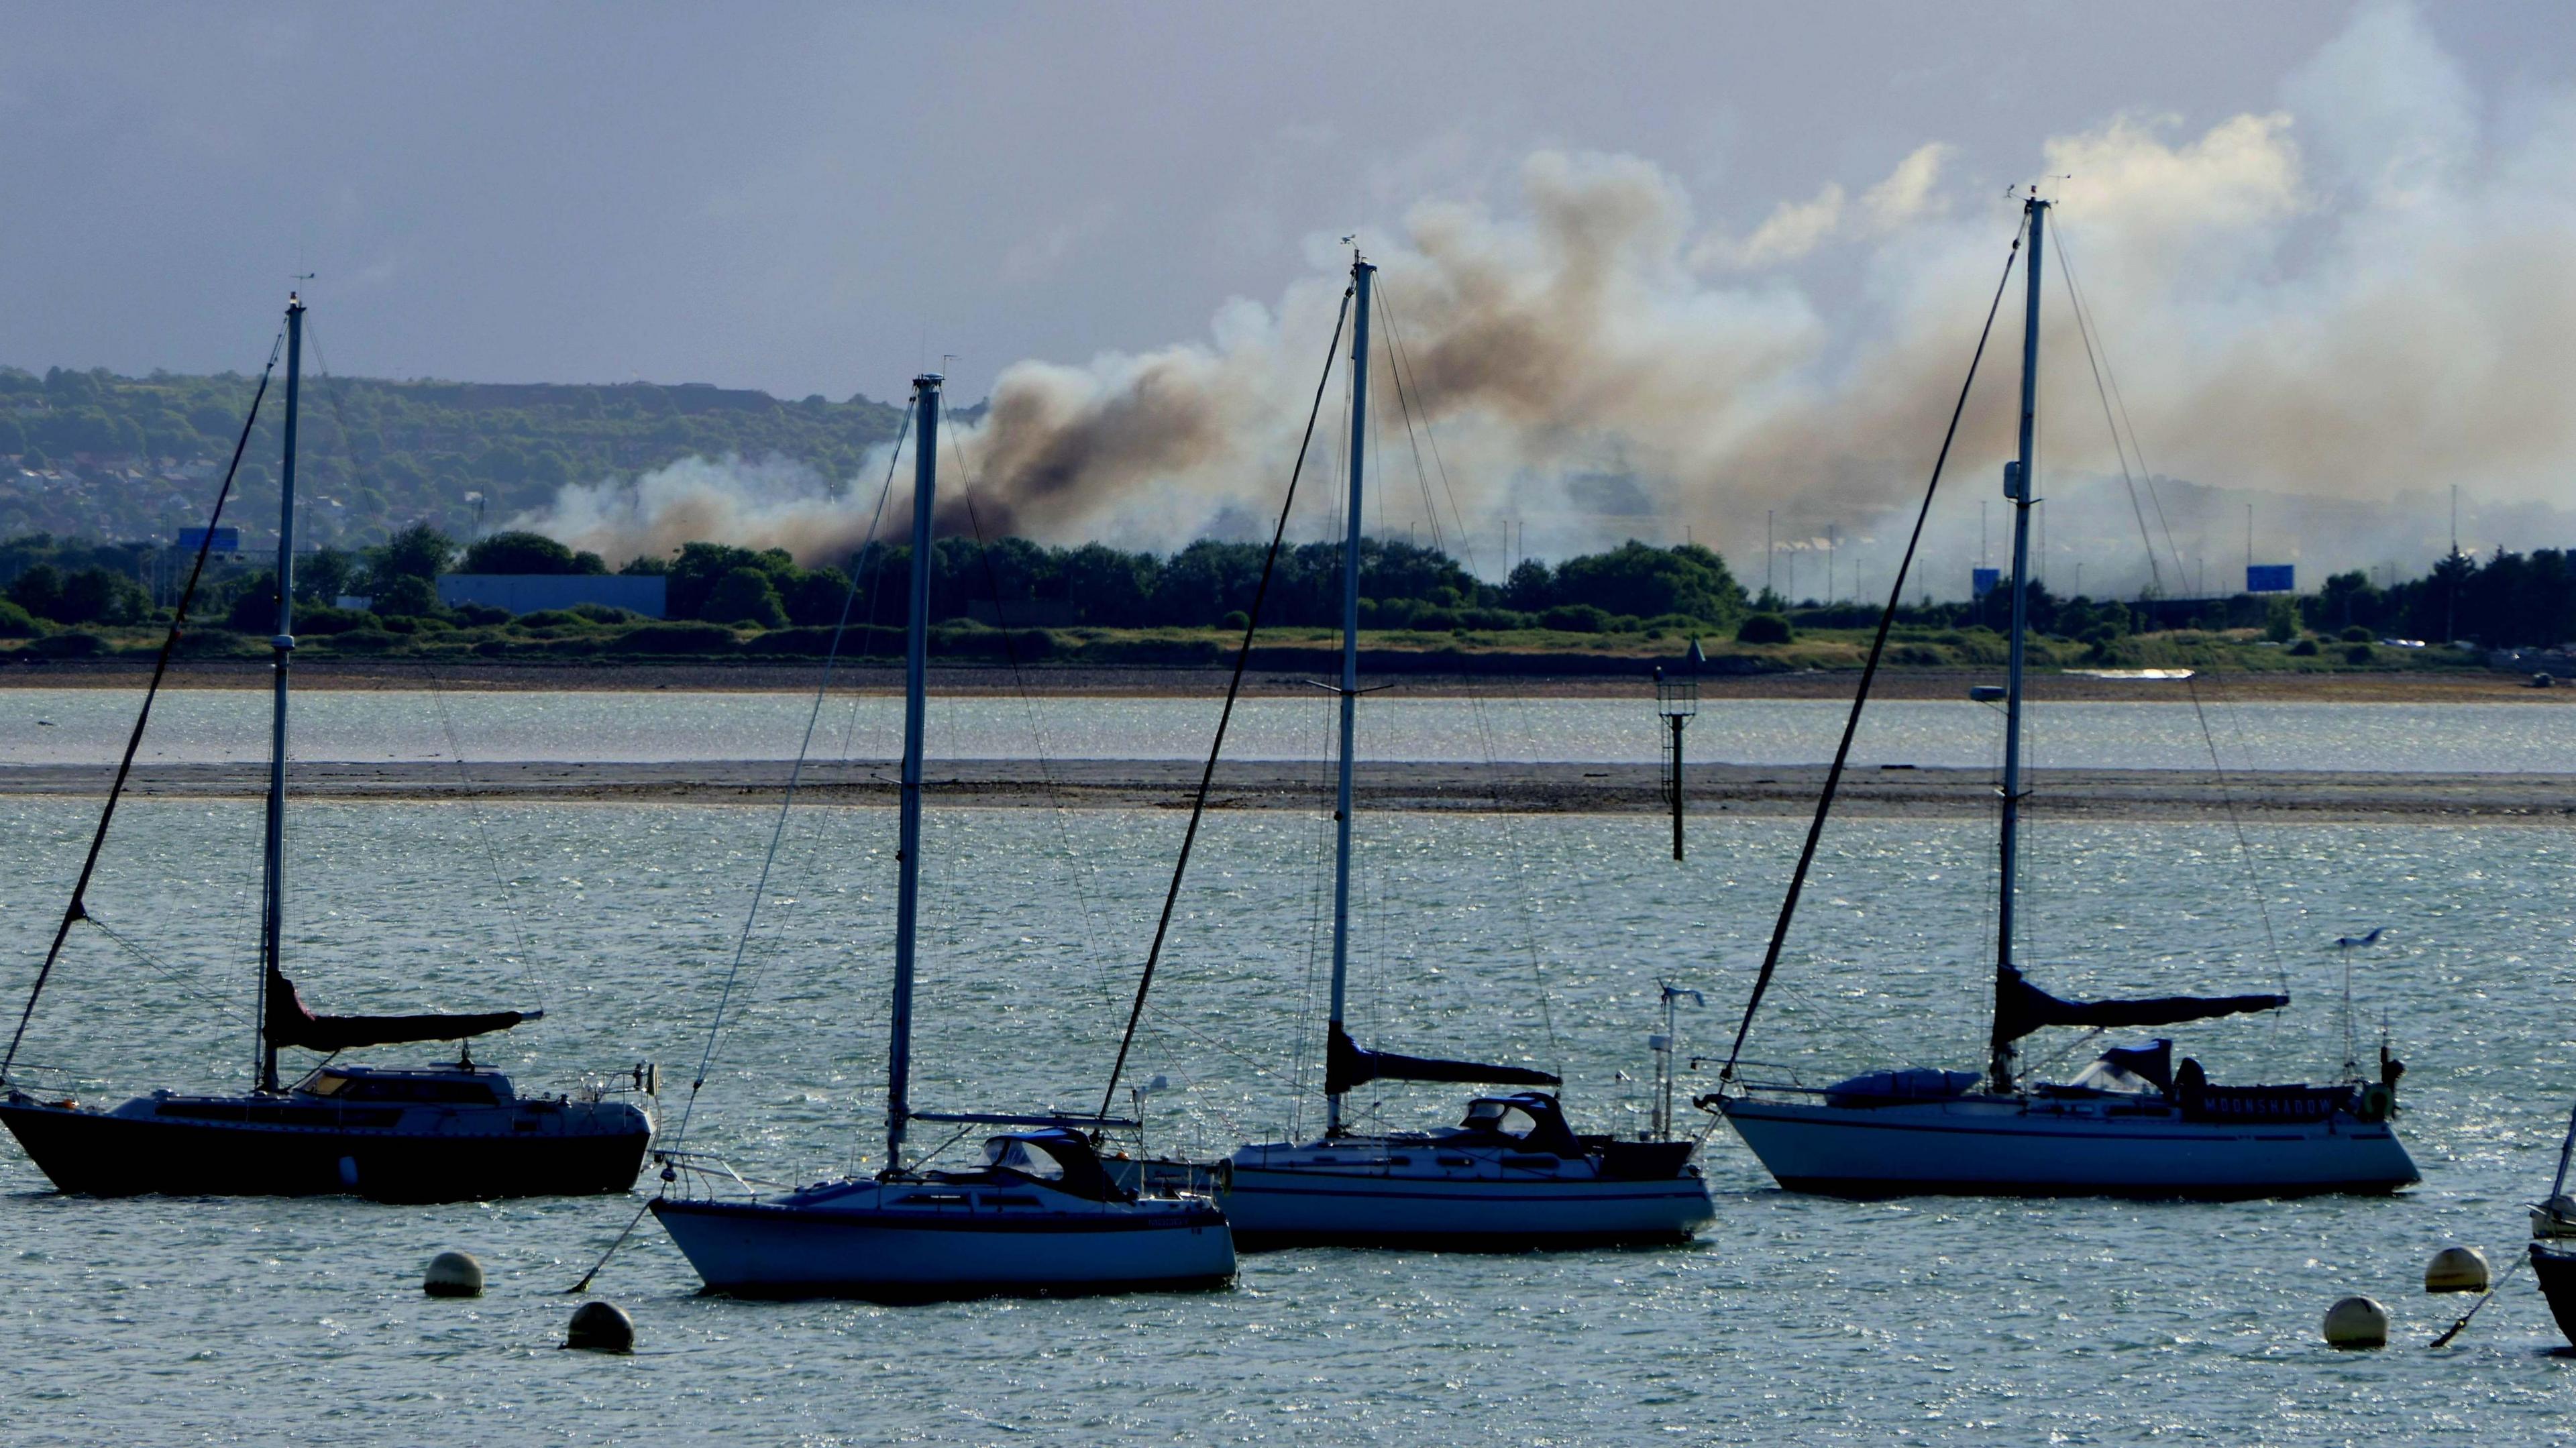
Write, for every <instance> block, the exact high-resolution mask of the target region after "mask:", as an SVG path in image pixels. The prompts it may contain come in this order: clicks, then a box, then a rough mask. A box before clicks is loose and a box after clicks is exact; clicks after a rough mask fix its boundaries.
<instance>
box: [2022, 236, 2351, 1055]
mask: <svg viewBox="0 0 2576 1448" xmlns="http://www.w3.org/2000/svg"><path fill="white" fill-rule="evenodd" d="M2051 240H2053V241H2054V242H2055V243H2056V245H2057V264H2058V270H2059V271H2060V272H2061V273H2062V274H2063V275H2064V276H2065V278H2066V294H2067V298H2068V300H2069V301H2070V302H2072V303H2073V305H2074V309H2075V329H2076V334H2077V335H2078V336H2080V337H2082V338H2083V339H2084V355H2085V359H2086V360H2087V361H2088V362H2089V361H2091V360H2092V359H2093V357H2094V355H2095V344H2094V340H2093V334H2094V332H2095V331H2097V330H2098V327H2097V325H2096V324H2095V323H2094V321H2093V315H2092V314H2093V309H2092V306H2091V304H2090V303H2089V302H2087V301H2086V300H2085V297H2084V292H2083V288H2082V286H2081V285H2079V284H2078V282H2077V280H2076V276H2075V264H2074V262H2073V261H2071V260H2070V259H2069V258H2068V257H2067V254H2066V229H2065V225H2064V223H2063V222H2060V224H2059V225H2058V227H2057V229H2056V230H2055V231H2054V232H2053V233H2052V234H2051ZM2100 356H2101V363H2100V366H2098V367H2096V368H2095V369H2094V376H2093V382H2094V387H2095V389H2096V390H2097V391H2102V392H2103V393H2104V396H2103V402H2102V418H2103V421H2104V423H2105V424H2109V423H2110V420H2111V413H2112V411H2113V407H2114V403H2115V401H2116V403H2117V409H2118V412H2119V415H2120V422H2119V424H2118V425H2113V426H2112V427H2111V440H2112V445H2113V448H2114V450H2115V451H2119V450H2120V449H2119V442H2120V433H2121V431H2122V429H2123V428H2125V429H2126V430H2127V432H2128V435H2129V441H2128V446H2127V449H2126V450H2125V451H2123V452H2121V453H2120V473H2121V477H2122V480H2123V481H2126V480H2127V477H2128V470H2129V463H2128V458H2129V455H2130V454H2135V455H2136V457H2137V459H2138V471H2139V472H2140V473H2143V474H2146V484H2147V496H2148V498H2149V499H2150V500H2153V501H2154V502H2155V507H2156V521H2157V522H2158V523H2159V524H2163V525H2164V531H2165V546H2166V548H2167V550H2168V551H2170V552H2172V554H2173V563H2174V573H2175V576H2176V577H2180V576H2181V574H2182V551H2181V549H2180V548H2178V547H2176V546H2175V544H2174V539H2173V528H2172V525H2171V524H2170V523H2168V522H2166V519H2165V512H2164V503H2163V500H2162V499H2160V498H2158V497H2157V495H2156V480H2155V475H2154V474H2152V473H2148V472H2147V453H2146V449H2145V448H2144V447H2142V446H2140V445H2139V443H2138V430H2137V425H2136V424H2135V423H2133V422H2131V421H2130V420H2129V405H2128V402H2127V400H2126V399H2124V398H2121V397H2120V392H2119V387H2120V383H2119V376H2118V374H2117V373H2115V372H2114V371H2112V368H2111V351H2110V348H2109V346H2108V345H2107V344H2106V345H2104V346H2102V348H2101V349H2100ZM2136 499H2137V495H2136V491H2135V489H2132V490H2131V493H2130V501H2131V502H2132V503H2135V502H2136ZM2138 533H2139V541H2140V542H2141V543H2143V544H2145V545H2146V554H2147V567H2148V570H2149V573H2150V576H2157V575H2156V549H2155V540H2154V539H2152V538H2149V537H2147V536H2146V519H2145V518H2144V517H2143V516H2142V517H2140V518H2139V520H2138ZM2205 661H2206V662H2207V663H2208V665H2209V671H2210V674H2211V682H2212V683H2213V684H2215V683H2217V682H2218V679H2217V673H2218V653H2217V651H2216V650H2214V649H2213V650H2210V651H2209V652H2208V654H2207V655H2206V656H2205ZM2182 683H2183V693H2184V696H2185V697H2187V698H2189V699H2190V700H2191V712H2192V718H2193V719H2194V720H2195V721H2196V722H2197V723H2198V724H2199V725H2200V738H2201V743H2202V744H2203V745H2204V746H2206V747H2207V749H2208V751H2209V767H2210V770H2211V772H2212V774H2213V775H2215V776H2216V780H2217V784H2218V799H2219V804H2220V806H2221V807H2222V808H2223V809H2225V811H2226V812H2227V825H2228V829H2229V831H2230V832H2231V833H2233V834H2234V835H2235V837H2236V853H2237V859H2238V860H2239V861H2240V862H2241V863H2242V864H2243V866H2244V878H2245V888H2246V893H2248V894H2249V895H2251V896H2252V897H2253V899H2254V912H2255V914H2256V916H2257V917H2258V918H2260V919H2261V920H2262V922H2263V943H2264V947H2265V948H2266V949H2267V950H2269V951H2270V952H2271V956H2272V971H2273V974H2274V975H2275V976H2276V977H2277V978H2278V980H2279V982H2280V986H2281V993H2282V994H2283V995H2288V994H2289V993H2290V967H2289V963H2288V962H2287V961H2286V960H2285V959H2284V958H2283V957H2282V955H2281V942H2280V937H2279V936H2278V935H2277V934H2276V933H2275V932H2274V930H2273V928H2272V911H2271V906H2270V904H2269V902H2268V901H2266V900H2265V898H2264V892H2263V882H2262V879H2261V877H2260V876H2259V875H2258V873H2257V859H2258V857H2257V856H2256V854H2255V852H2254V845H2253V841H2252V840H2251V839H2249V838H2248V837H2247V835H2246V833H2245V821H2244V817H2243V816H2242V814H2241V813H2240V812H2239V811H2238V809H2237V807H2236V794H2235V791H2234V790H2232V789H2231V788H2229V786H2228V782H2227V765H2226V764H2225V762H2224V761H2222V760H2221V759H2220V758H2219V752H2218V738H2217V735H2216V734H2215V733H2214V732H2213V731H2212V730H2211V729H2210V727H2209V712H2208V710H2207V709H2206V708H2205V707H2203V704H2202V701H2201V697H2200V687H2199V683H2198V681H2197V679H2195V678H2186V679H2184V680H2183V681H2182ZM2219 705H2220V707H2221V708H2222V709H2223V710H2225V711H2226V713H2227V715H2228V718H2229V720H2230V722H2231V723H2232V724H2233V725H2234V726H2235V729H2236V734H2237V747H2238V748H2239V749H2240V750H2243V751H2244V752H2245V755H2246V764H2247V767H2248V768H2249V769H2250V768H2251V767H2252V763H2253V753H2252V750H2251V748H2250V747H2249V746H2248V745H2247V743H2246V741H2245V735H2244V721H2243V720H2242V719H2241V718H2239V717H2238V716H2237V714H2236V711H2235V709H2234V707H2233V701H2232V700H2230V699H2229V698H2228V696H2227V695H2226V694H2224V693H2221V694H2220V695H2219ZM2279 1024H2280V1019H2279V1017H2277V1016H2275V1017H2274V1018H2273V1026H2274V1030H2275V1033H2276V1034H2277V1032H2278V1028H2279ZM2347 1025H2349V1022H2347Z"/></svg>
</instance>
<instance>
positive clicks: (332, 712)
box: [0, 684, 2576, 772]
mask: <svg viewBox="0 0 2576 1448" xmlns="http://www.w3.org/2000/svg"><path fill="white" fill-rule="evenodd" d="M2138 687H2139V688H2140V690H2142V691H2146V692H2149V693H2151V694H2153V695H2154V698H2153V699H2152V700H2151V701H2142V702H2138V703H2098V702H2097V703H2045V702H2043V703H2038V704H2035V705H2033V707H2032V709H2031V711H2030V719H2031V726H2032V738H2031V749H2032V757H2033V758H2034V759H2035V760H2036V761H2037V762H2038V763H2039V764H2040V765H2041V766H2043V767H2055V768H2067V769H2075V768H2101V767H2116V768H2128V769H2138V768H2147V769H2204V768H2207V767H2208V765H2209V760H2210V747H2211V743H2210V741H2211V740H2212V739H2215V741H2216V744H2217V747H2218V751H2219V757H2220V759H2221V760H2222V761H2223V762H2224V763H2225V764H2226V766H2227V767H2228V768H2230V769H2238V768H2256V769H2365V770H2366V769H2385V768H2389V767H2391V762H2390V761H2391V756H2392V754H2393V753H2396V754H2402V755H2403V756H2404V760H2405V763H2404V765H2403V766H2402V767H2404V768H2408V769H2417V770H2438V771H2538V772H2551V771H2559V770H2565V769H2569V768H2571V767H2576V765H2571V761H2572V760H2576V723H2571V721H2576V712H2571V710H2570V709H2568V708H2566V707H2563V706H2561V705H2560V704H2558V703H2557V702H2556V701H2555V700H2546V701H2543V700H2534V701H2530V702H2521V703H2510V704H2484V703H2481V704H2447V703H2446V704H2253V703H2247V704H2233V703H2229V702H2226V701H2225V699H2224V697H2223V693H2222V691H2219V690H2214V689H2212V690H2204V691H2203V696H2204V699H2205V700H2206V701H2208V703H2209V708H2208V709H2207V711H2206V713H2205V714H2204V713H2201V712H2196V711H2195V710H2194V709H2193V707H2192V705H2191V704H2190V703H2189V702H2188V700H2187V699H2186V698H2185V697H2184V696H2182V695H2181V694H2179V693H2178V692H2176V690H2177V688H2178V686H2176V685H2171V684H2140V685H2139V686H2138ZM135 699H136V695H135V693H134V692H133V691H130V690H123V689H35V688H11V689H0V761H5V762H7V763H15V764H43V763H88V762H95V763H107V762H112V761H114V759H115V758H116V756H117V753H118V751H120V750H121V749H123V748H124V745H125V736H126V731H127V730H128V729H129V728H130V727H131V725H132V722H133V711H134V704H135ZM811 705H812V699H811V697H810V696H807V695H797V694H776V693H769V694H721V693H689V692H676V691H674V692H610V691H569V692H559V693H545V692H535V691H530V692H516V693H495V692H478V691H473V690H466V689H457V690H450V691H427V690H387V691H381V692H359V691H342V690H325V689H314V690H307V691H305V692H303V693H301V694H298V695H297V696H296V706H295V733H294V748H295V753H296V755H297V756H298V757H299V758H304V759H314V760H360V761H375V760H406V759H443V758H449V757H453V756H455V755H459V754H461V755H463V756H464V757H466V758H468V759H485V760H522V759H541V760H561V759H590V760H611V761H620V762H631V761H660V760H691V759H787V758H793V757H794V756H795V754H796V751H797V744H798V740H799V739H800V738H801V737H802V734H803V731H804V727H805V721H806V718H807V715H808V713H809V711H810V709H811ZM1328 705H1329V696H1327V695H1325V694H1324V693H1322V691H1320V690H1319V691H1317V692H1316V693H1315V694H1314V695H1313V696H1311V697H1289V698H1277V697H1272V698H1254V699H1249V700H1247V701H1245V703H1244V704H1243V706H1242V707H1241V708H1240V709H1238V710H1237V712H1236V715H1235V721H1234V724H1233V727H1232V731H1231V733H1230V734H1229V736H1228V743H1227V746H1226V749H1227V754H1228V755H1229V756H1230V757H1233V758H1237V759H1310V758H1317V757H1320V756H1321V754H1322V752H1323V750H1322V745H1323V743H1324V741H1325V740H1326V739H1327V738H1328V735H1327V733H1326V730H1327V729H1328V727H1329V718H1328ZM1848 708H1849V706H1848V705H1846V704H1843V703H1840V702H1836V701H1833V700H1823V699H1742V700H1738V699H1728V700H1711V701H1710V703H1709V705H1708V707H1707V711H1706V712H1705V713H1704V714H1702V715H1701V717H1700V720H1699V722H1698V723H1697V724H1696V725H1695V726H1693V729H1692V732H1691V735H1690V740H1691V752H1692V757H1693V758H1697V759H1706V760H1714V761H1726V762H1734V763H1744V764H1805V763H1821V762H1823V761H1825V760H1827V759H1830V758H1831V757H1832V756H1833V749H1834V742H1835V740H1836V739H1837V738H1838V737H1839V735H1840V733H1841V730H1842V725H1843V718H1844V715H1845V714H1846V713H1847V712H1848ZM267 709H268V700H267V696H266V695H264V694H261V693H259V692H257V691H254V690H248V689H180V690H173V691H171V692H170V693H168V694H165V695H164V696H163V698H162V702H161V703H160V704H159V705H158V706H157V707H156V711H155V717H154V721H153V730H152V733H151V734H150V736H149V737H148V738H147V739H146V741H145V747H144V753H143V757H144V758H145V759H149V760H160V761H164V762H205V761H216V760H229V759H257V758H265V757H266V755H267V751H268V735H267V729H268V714H267ZM1216 715H1217V700H1216V699H1215V698H1214V697H1213V696H1211V697H1207V698H1200V699H1187V700H1182V699H1158V698H1123V697H1122V698H1065V697H1047V698H1037V699H1021V698H1017V697H1012V696H999V697H996V696H972V697H947V698H942V697H937V696H934V697H933V698H932V700H931V705H930V739H929V751H930V754H931V756H932V757H933V758H937V759H1023V758H1030V757H1033V756H1037V755H1041V754H1042V755H1044V756H1046V757H1049V758H1056V759H1192V758H1198V757H1200V756H1202V755H1204V754H1205V753H1206V752H1207V742H1208V736H1209V733H1210V731H1211V730H1212V729H1214V727H1215V725H1216ZM1360 717H1361V728H1362V731H1363V735H1364V737H1363V740H1362V749H1363V752H1364V753H1365V755H1366V757H1368V758H1371V759H1382V760H1468V761H1475V760H1486V759H1491V760H1499V761H1530V760H1581V761H1610V762H1632V763H1645V762H1650V761H1652V760H1654V759H1656V758H1658V757H1660V756H1659V754H1658V751H1659V750H1660V749H1661V747H1662V735H1661V734H1660V733H1658V732H1657V731H1658V725H1657V724H1656V720H1655V712H1654V706H1653V701H1652V699H1651V698H1650V697H1648V696H1647V695H1646V694H1645V693H1644V691H1643V690H1641V691H1640V693H1639V696H1638V697H1637V698H1636V699H1634V700H1619V699H1561V698H1559V699H1548V698H1542V699H1521V698H1516V697H1513V696H1511V695H1510V694H1508V693H1507V692H1503V691H1501V690H1497V692H1496V693H1495V694H1494V696H1493V697H1491V698H1484V699H1477V698H1459V697H1426V698H1407V697H1405V694H1404V692H1403V689H1402V688H1401V686H1398V687H1396V688H1393V689H1390V690H1389V691H1387V692H1384V693H1380V694H1376V695H1372V696H1371V697H1370V698H1369V700H1368V702H1367V704H1366V705H1365V707H1363V708H1362V710H1361V713H1360ZM2204 720H2205V721H2206V723H2207V725H2208V731H2207V733H2204V732H2203V723H2204ZM901 727H902V717H901V701H900V700H898V699H895V698H893V697H890V696H887V695H884V694H881V693H880V694H867V695H860V696H856V697H851V696H842V697H837V698H835V699H833V700H832V701H830V702H829V703H828V704H827V705H826V706H825V708H824V711H823V713H822V715H821V718H820V722H819V725H818V727H817V730H816V742H815V752H816V754H817V756H818V757H840V756H842V755H852V756H857V757H874V758H884V757H888V756H890V755H892V754H893V753H894V752H895V749H896V743H897V740H898V738H899V730H900V729H901ZM1999 737H2000V735H1999V725H1998V723H1997V720H1996V714H1995V711H1994V710H1993V709H1992V708H1990V707H1988V706H1985V705H1980V704H1971V703H1968V702H1965V701H1964V700H1962V701H1958V702H1940V701H1929V700H1902V699H1900V700H1888V701H1885V702H1881V703H1878V704H1874V705H1872V706H1871V708H1870V711H1869V714H1868V716H1867V717H1866V718H1865V719H1864V720H1863V721H1862V726H1861V733H1860V735H1859V738H1858V740H1857V741H1856V745H1855V758H1856V759H1858V760H1859V761H1860V762H1863V763H1872V764H1874V763H1882V762H1895V763H1910V764H1922V765H1965V766H1979V765H1985V764H1989V763H1991V762H1993V759H1994V756H1995V751H1996V749H1997V747H1998V746H1997V740H1998V738H1999Z"/></svg>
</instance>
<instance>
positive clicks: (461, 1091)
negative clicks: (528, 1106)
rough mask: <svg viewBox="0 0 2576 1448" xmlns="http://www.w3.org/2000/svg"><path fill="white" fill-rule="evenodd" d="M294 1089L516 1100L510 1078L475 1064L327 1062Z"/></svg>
mask: <svg viewBox="0 0 2576 1448" xmlns="http://www.w3.org/2000/svg"><path fill="white" fill-rule="evenodd" d="M295 1093H296V1094H297V1095H299V1096H322V1097H328V1098H330V1099H332V1100H334V1101H392V1102H404V1103H409V1104H437V1105H443V1106H505V1105H509V1104H511V1103H513V1102H515V1101H517V1100H518V1093H517V1092H515V1091H513V1090H512V1089H511V1086H510V1078H509V1077H507V1076H504V1075H501V1074H500V1073H499V1072H497V1071H483V1070H478V1069H476V1068H474V1067H472V1066H432V1067H428V1068H426V1069H422V1070H412V1071H406V1070H397V1069H388V1068H385V1067H381V1066H325V1067H323V1068H321V1069H320V1070H318V1071H315V1072H314V1073H313V1074H312V1075H310V1076H307V1077H305V1078H304V1079H303V1080H301V1081H299V1082H297V1083H296V1084H295Z"/></svg>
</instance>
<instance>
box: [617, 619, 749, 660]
mask: <svg viewBox="0 0 2576 1448" xmlns="http://www.w3.org/2000/svg"><path fill="white" fill-rule="evenodd" d="M608 647H609V650H610V652H612V653H621V654H729V653H732V652H733V650H734V638H733V630H732V629H729V628H726V627H725V626H724V625H723V624H720V623H646V624H637V625H636V626H635V627H633V628H631V629H628V630H627V631H626V632H625V633H623V634H620V635H618V636H617V638H616V639H615V640H613V641H612V642H611V643H610V644H609V645H608Z"/></svg>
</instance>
